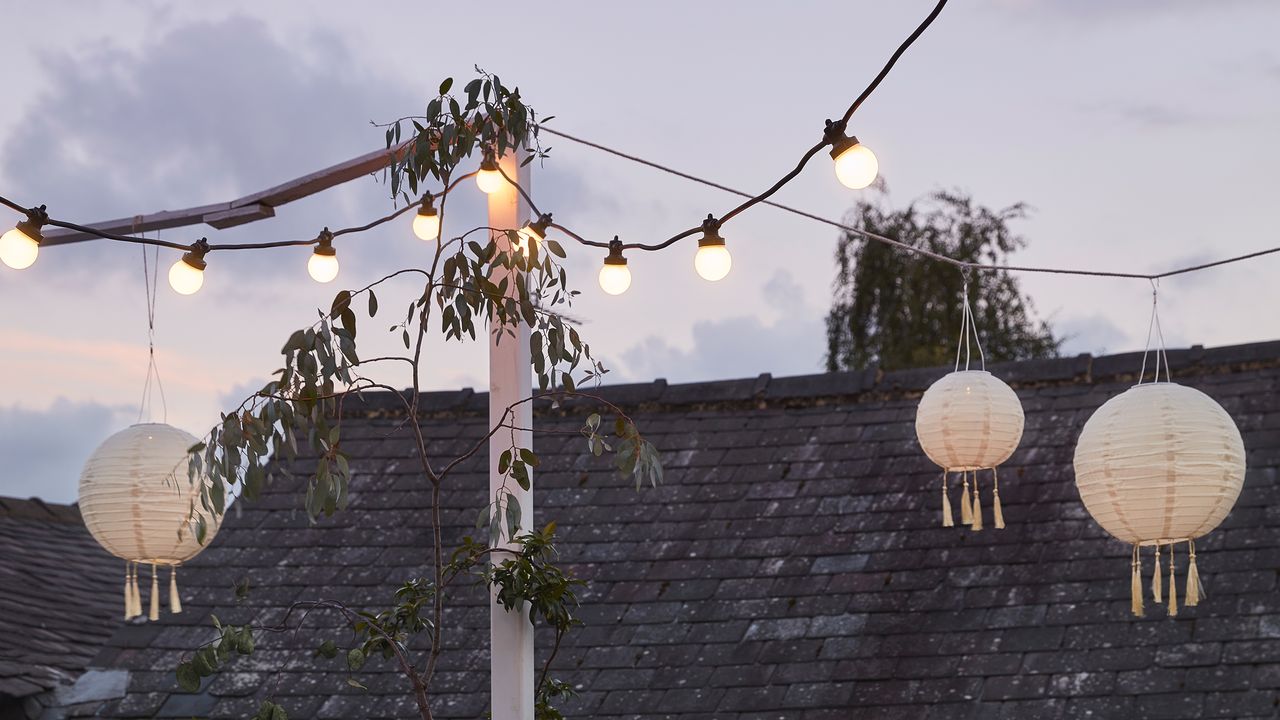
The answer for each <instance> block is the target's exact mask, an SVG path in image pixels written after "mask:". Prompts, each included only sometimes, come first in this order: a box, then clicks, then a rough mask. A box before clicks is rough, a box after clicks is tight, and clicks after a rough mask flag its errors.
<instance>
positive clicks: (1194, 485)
mask: <svg viewBox="0 0 1280 720" xmlns="http://www.w3.org/2000/svg"><path fill="white" fill-rule="evenodd" d="M1244 457H1245V456H1244V441H1243V440H1241V438H1240V431H1239V430H1238V429H1237V428H1236V424H1235V422H1233V421H1232V419H1231V416H1230V415H1228V414H1227V411H1226V410H1223V409H1222V406H1221V405H1219V404H1218V403H1216V402H1214V400H1213V398H1210V397H1209V396H1208V395H1205V394H1204V393H1202V392H1200V391H1199V390H1196V389H1194V388H1189V387H1186V386H1183V385H1178V384H1175V383H1170V382H1157V383H1146V384H1143V385H1138V386H1136V387H1133V388H1130V389H1129V390H1127V391H1125V392H1123V393H1121V394H1120V395H1117V396H1115V397H1113V398H1111V399H1110V400H1108V401H1107V402H1106V403H1105V404H1103V406H1102V407H1100V408H1098V411H1097V412H1095V413H1094V414H1093V416H1092V417H1090V418H1089V421H1088V422H1086V423H1085V425H1084V429H1083V430H1082V431H1081V432H1080V440H1079V442H1078V443H1077V444H1076V454H1075V471H1076V487H1077V489H1079V491H1080V499H1081V500H1083V501H1084V506H1085V509H1087V510H1088V511H1089V514H1090V515H1092V516H1093V519H1094V520H1097V521H1098V524H1099V525H1101V526H1102V529H1104V530H1106V531H1107V532H1108V533H1110V534H1111V535H1112V536H1114V537H1116V538H1117V539H1119V540H1121V541H1123V542H1126V543H1129V544H1131V545H1133V561H1132V571H1133V578H1132V585H1133V596H1134V597H1133V610H1134V613H1135V614H1141V613H1142V588H1141V575H1140V569H1141V555H1140V553H1139V548H1140V547H1142V546H1146V545H1154V546H1155V548H1156V569H1155V573H1154V575H1153V578H1152V590H1153V592H1152V595H1153V596H1154V598H1155V600H1156V602H1162V597H1161V595H1162V587H1161V585H1162V584H1163V583H1162V579H1161V573H1160V546H1161V545H1165V546H1167V547H1168V552H1169V613H1170V614H1171V615H1176V614H1177V590H1176V585H1175V576H1174V543H1180V542H1186V543H1187V545H1188V551H1189V554H1190V559H1191V562H1190V566H1189V567H1188V570H1187V588H1186V596H1185V597H1186V601H1187V604H1188V605H1195V604H1197V603H1198V602H1199V601H1200V599H1201V598H1202V597H1203V595H1204V588H1203V586H1202V585H1201V584H1200V576H1199V571H1198V570H1197V569H1196V557H1195V544H1194V540H1195V539H1196V538H1198V537H1200V536H1201V535H1204V534H1205V533H1207V532H1209V531H1211V530H1213V529H1214V528H1216V527H1217V526H1218V525H1219V524H1220V523H1221V522H1222V520H1223V519H1224V518H1225V517H1226V516H1227V513H1229V512H1230V511H1231V508H1232V506H1234V505H1235V502H1236V498H1237V497H1239V496H1240V487H1241V485H1242V484H1243V483H1244V472H1245V462H1244Z"/></svg>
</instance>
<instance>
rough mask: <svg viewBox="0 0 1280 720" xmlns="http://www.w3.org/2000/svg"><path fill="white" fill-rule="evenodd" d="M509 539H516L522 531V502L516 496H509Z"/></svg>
mask: <svg viewBox="0 0 1280 720" xmlns="http://www.w3.org/2000/svg"><path fill="white" fill-rule="evenodd" d="M506 510H507V538H508V539H515V536H516V533H517V532H519V530H520V502H519V501H518V500H516V497H515V496H514V495H511V494H508V495H507V508H506Z"/></svg>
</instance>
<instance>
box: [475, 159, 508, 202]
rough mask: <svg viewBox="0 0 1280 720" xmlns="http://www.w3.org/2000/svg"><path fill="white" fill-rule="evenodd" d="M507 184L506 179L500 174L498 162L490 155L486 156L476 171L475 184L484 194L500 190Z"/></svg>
mask: <svg viewBox="0 0 1280 720" xmlns="http://www.w3.org/2000/svg"><path fill="white" fill-rule="evenodd" d="M506 184H507V179H506V178H505V177H503V176H502V171H501V170H499V169H498V163H497V161H495V160H494V159H493V158H492V157H488V156H486V157H485V159H484V160H482V161H481V162H480V171H479V172H477V173H476V185H477V186H479V187H480V189H481V190H482V191H483V192H484V193H485V194H486V195H492V194H494V193H496V192H498V191H499V190H501V189H502V188H503V187H504V186H505V185H506Z"/></svg>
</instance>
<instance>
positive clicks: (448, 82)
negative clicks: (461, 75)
mask: <svg viewBox="0 0 1280 720" xmlns="http://www.w3.org/2000/svg"><path fill="white" fill-rule="evenodd" d="M451 87H453V78H451V77H448V78H445V79H444V82H442V83H440V94H441V95H444V94H445V93H447V92H449V88H451Z"/></svg>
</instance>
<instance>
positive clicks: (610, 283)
mask: <svg viewBox="0 0 1280 720" xmlns="http://www.w3.org/2000/svg"><path fill="white" fill-rule="evenodd" d="M629 287H631V271H630V270H628V269H627V259H626V258H625V257H623V256H622V241H620V240H618V238H616V237H615V238H614V239H613V242H611V243H609V256H608V257H606V258H605V259H604V267H602V268H600V289H601V290H604V291H605V292H607V293H609V294H610V295H621V294H622V293H624V292H626V291H627V288H629Z"/></svg>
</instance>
